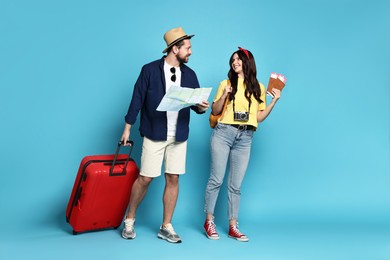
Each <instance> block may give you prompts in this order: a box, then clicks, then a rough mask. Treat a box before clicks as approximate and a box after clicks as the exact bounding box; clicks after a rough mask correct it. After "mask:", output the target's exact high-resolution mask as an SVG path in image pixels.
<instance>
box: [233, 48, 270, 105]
mask: <svg viewBox="0 0 390 260" xmlns="http://www.w3.org/2000/svg"><path fill="white" fill-rule="evenodd" d="M245 51H247V53H248V56H249V58H248V56H246V52H244V50H241V49H240V50H238V51H236V52H233V54H232V56H231V57H230V59H229V67H230V70H229V73H228V77H229V80H230V84H231V86H232V92H231V93H230V97H229V100H233V99H235V95H236V93H237V82H238V75H237V73H236V72H235V71H234V70H233V67H232V63H233V56H234V54H236V53H237V55H238V57H239V58H240V60H241V61H242V70H243V72H244V77H245V78H244V84H245V86H246V88H245V97H246V99H247V100H248V102H249V104H251V103H252V102H251V96H252V95H253V96H254V97H255V99H256V100H257V101H258V102H259V103H263V100H261V99H260V96H261V90H260V84H259V81H258V80H257V70H256V63H255V58H254V57H253V55H252V53H251V52H250V51H248V50H245Z"/></svg>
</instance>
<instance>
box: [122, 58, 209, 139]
mask: <svg viewBox="0 0 390 260" xmlns="http://www.w3.org/2000/svg"><path fill="white" fill-rule="evenodd" d="M164 58H165V56H164V57H162V58H161V59H159V60H156V61H153V62H151V63H148V64H146V65H144V66H143V67H142V70H141V73H140V75H139V77H138V79H137V82H136V83H135V85H134V91H133V97H132V99H131V102H130V106H129V110H128V112H127V115H126V116H125V121H126V123H128V124H130V125H133V124H134V123H135V121H136V119H137V116H138V113H139V111H141V121H140V127H139V131H140V133H141V136H146V137H147V138H149V139H151V140H155V141H165V140H167V129H168V126H167V121H168V119H167V113H166V112H165V111H157V110H156V109H157V107H158V105H159V104H160V102H161V100H162V98H163V97H164V95H165V76H164ZM180 70H181V84H180V86H182V87H186V88H199V82H198V78H197V77H196V74H195V72H194V71H193V70H192V69H190V68H189V67H188V66H186V65H185V64H182V65H181V66H180ZM190 108H191V109H192V110H194V111H195V112H196V113H198V114H201V113H204V112H199V110H198V107H197V106H191V107H186V108H183V109H181V110H180V111H179V115H178V118H177V126H176V141H178V142H183V141H186V140H187V139H188V134H189V123H190Z"/></svg>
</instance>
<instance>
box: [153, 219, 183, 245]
mask: <svg viewBox="0 0 390 260" xmlns="http://www.w3.org/2000/svg"><path fill="white" fill-rule="evenodd" d="M157 237H158V238H161V239H165V240H167V241H168V242H170V243H181V239H180V237H179V235H178V234H176V232H175V230H174V229H173V227H172V225H171V224H170V223H169V224H166V225H165V226H161V227H160V232H158V234H157Z"/></svg>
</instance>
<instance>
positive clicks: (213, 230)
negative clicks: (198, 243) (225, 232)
mask: <svg viewBox="0 0 390 260" xmlns="http://www.w3.org/2000/svg"><path fill="white" fill-rule="evenodd" d="M208 224H209V225H208V231H211V232H210V233H212V234H214V233H217V230H216V225H215V223H214V221H212V220H209V221H208Z"/></svg>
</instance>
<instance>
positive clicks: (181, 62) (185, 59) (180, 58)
mask: <svg viewBox="0 0 390 260" xmlns="http://www.w3.org/2000/svg"><path fill="white" fill-rule="evenodd" d="M177 60H178V61H179V62H180V64H183V63H187V62H188V56H185V57H184V58H182V57H180V56H177Z"/></svg>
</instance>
